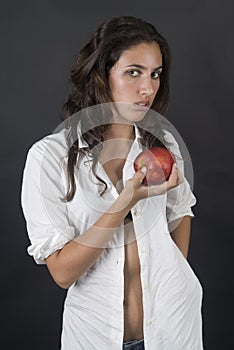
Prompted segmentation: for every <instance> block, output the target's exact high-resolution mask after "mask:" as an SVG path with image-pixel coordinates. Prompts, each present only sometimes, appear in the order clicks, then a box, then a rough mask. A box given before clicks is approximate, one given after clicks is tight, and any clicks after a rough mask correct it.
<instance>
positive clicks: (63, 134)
mask: <svg viewBox="0 0 234 350" xmlns="http://www.w3.org/2000/svg"><path fill="white" fill-rule="evenodd" d="M68 150H69V142H68V131H67V130H66V129H63V130H61V131H59V132H57V133H53V134H50V135H46V136H44V137H43V138H41V139H39V140H38V141H36V142H34V143H33V144H32V145H31V146H30V147H29V149H28V152H27V158H28V159H29V158H34V159H36V160H38V161H42V160H43V159H50V160H51V161H52V160H54V161H56V160H57V161H58V160H62V159H64V158H65V157H66V156H67V153H68Z"/></svg>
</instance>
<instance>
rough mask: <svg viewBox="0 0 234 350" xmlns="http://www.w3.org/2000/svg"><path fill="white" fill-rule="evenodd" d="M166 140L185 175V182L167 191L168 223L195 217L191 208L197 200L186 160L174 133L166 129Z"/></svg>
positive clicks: (182, 173) (181, 171)
mask: <svg viewBox="0 0 234 350" xmlns="http://www.w3.org/2000/svg"><path fill="white" fill-rule="evenodd" d="M165 140H166V141H167V142H169V143H170V147H169V148H170V150H171V152H172V153H173V154H174V155H175V157H176V163H177V166H178V168H179V171H180V173H181V175H182V177H183V182H182V183H181V184H180V185H178V186H177V187H175V188H172V189H170V190H169V191H168V192H167V204H166V215H167V221H168V223H170V222H172V221H174V220H176V219H179V218H181V217H183V216H186V215H188V216H191V217H194V213H193V211H192V209H191V207H192V206H194V205H195V204H196V202H197V200H196V197H195V196H194V194H193V192H192V190H191V187H190V184H189V182H188V181H187V179H186V178H185V175H184V160H183V158H182V155H181V152H180V148H179V145H178V143H177V142H176V140H175V138H174V137H173V136H172V134H171V133H170V132H168V131H165Z"/></svg>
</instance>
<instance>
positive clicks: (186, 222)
mask: <svg viewBox="0 0 234 350" xmlns="http://www.w3.org/2000/svg"><path fill="white" fill-rule="evenodd" d="M169 227H170V231H171V237H172V239H173V241H174V242H175V244H176V245H177V246H178V248H179V249H180V250H181V252H182V254H183V255H184V257H185V258H186V259H187V257H188V251H189V242H190V233H191V218H190V216H184V217H183V218H180V219H178V220H175V221H173V222H172V223H171V224H170V225H169Z"/></svg>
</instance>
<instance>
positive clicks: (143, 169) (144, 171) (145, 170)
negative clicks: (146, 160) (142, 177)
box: [141, 166, 147, 174]
mask: <svg viewBox="0 0 234 350" xmlns="http://www.w3.org/2000/svg"><path fill="white" fill-rule="evenodd" d="M141 171H142V172H143V173H144V174H146V173H147V168H146V166H143V167H142V168H141Z"/></svg>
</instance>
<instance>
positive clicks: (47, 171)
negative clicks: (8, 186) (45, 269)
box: [21, 140, 75, 264]
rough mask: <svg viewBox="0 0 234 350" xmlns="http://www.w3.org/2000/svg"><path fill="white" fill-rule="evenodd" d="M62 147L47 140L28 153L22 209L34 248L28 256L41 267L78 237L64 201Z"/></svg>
mask: <svg viewBox="0 0 234 350" xmlns="http://www.w3.org/2000/svg"><path fill="white" fill-rule="evenodd" d="M62 170H63V169H62V166H61V161H60V157H59V152H58V147H56V144H55V145H54V146H52V145H50V147H47V143H46V141H44V140H40V141H38V142H36V143H35V144H34V145H33V146H32V147H31V148H30V149H29V151H28V154H27V157H26V162H25V167H24V171H23V179H22V189H21V206H22V210H23V215H24V217H25V221H26V227H27V233H28V236H29V240H30V243H31V245H30V246H29V247H28V248H27V251H28V254H29V255H31V256H33V258H34V260H35V261H36V263H37V264H45V258H47V257H48V256H49V255H50V254H52V253H54V252H55V251H56V250H58V249H61V248H62V247H63V246H64V245H65V244H66V243H67V242H68V241H70V240H72V239H73V238H74V236H75V234H74V227H72V226H70V225H69V219H68V214H67V206H66V203H65V202H62V201H61V199H60V198H61V197H64V194H65V191H64V188H65V184H64V181H63V178H62V174H63V171H62Z"/></svg>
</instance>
